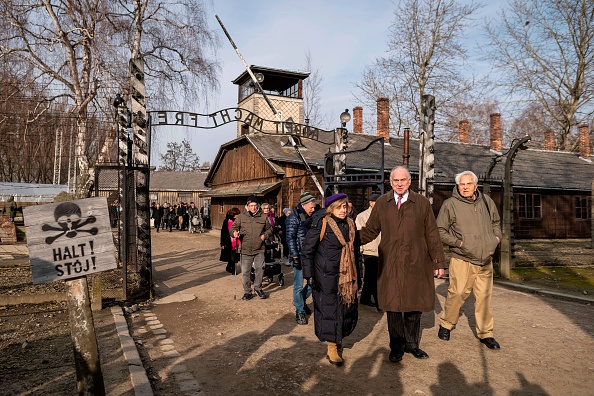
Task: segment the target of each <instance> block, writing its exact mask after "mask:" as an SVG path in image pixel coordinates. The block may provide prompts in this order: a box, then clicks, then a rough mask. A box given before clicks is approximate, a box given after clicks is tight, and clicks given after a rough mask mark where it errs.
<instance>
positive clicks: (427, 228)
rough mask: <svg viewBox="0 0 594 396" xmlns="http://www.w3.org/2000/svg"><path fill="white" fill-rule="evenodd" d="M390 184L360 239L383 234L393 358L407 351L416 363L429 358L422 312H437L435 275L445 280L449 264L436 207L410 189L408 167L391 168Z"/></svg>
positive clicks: (381, 271)
mask: <svg viewBox="0 0 594 396" xmlns="http://www.w3.org/2000/svg"><path fill="white" fill-rule="evenodd" d="M390 184H391V185H392V190H393V191H390V192H387V193H386V194H384V195H382V196H380V197H379V198H378V199H377V201H376V202H375V206H374V207H373V209H372V210H371V214H370V216H369V220H367V223H366V224H365V227H363V228H362V229H361V231H360V237H361V243H362V244H365V243H369V242H371V241H373V240H374V239H375V238H376V237H377V236H378V235H379V234H380V232H381V234H382V238H381V241H380V244H379V247H378V251H379V263H378V272H377V273H378V276H377V296H378V306H379V308H380V309H382V310H384V311H386V313H387V317H388V334H389V335H390V354H389V356H388V358H389V360H390V361H391V362H393V363H397V362H399V361H401V360H402V356H403V355H404V353H410V354H411V355H413V356H414V357H415V358H417V359H425V358H428V357H429V355H428V354H427V353H426V352H425V351H423V350H422V349H420V348H419V343H420V341H421V314H422V312H432V311H433V308H434V306H435V284H434V276H437V277H438V278H441V277H442V276H443V274H444V267H445V265H446V262H445V256H444V253H443V248H442V245H441V239H440V238H439V232H438V230H437V224H436V222H435V216H434V215H433V209H432V208H431V203H430V202H429V200H428V199H427V198H425V197H424V196H422V195H420V194H417V193H415V192H414V191H411V190H410V189H409V187H410V184H411V177H410V173H409V171H408V169H406V168H404V167H402V166H398V167H396V168H394V169H392V171H391V172H390Z"/></svg>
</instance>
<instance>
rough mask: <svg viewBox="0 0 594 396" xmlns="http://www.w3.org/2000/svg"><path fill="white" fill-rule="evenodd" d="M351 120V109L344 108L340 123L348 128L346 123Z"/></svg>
mask: <svg viewBox="0 0 594 396" xmlns="http://www.w3.org/2000/svg"><path fill="white" fill-rule="evenodd" d="M350 120H351V115H350V114H349V109H344V111H343V112H342V113H341V114H340V123H341V124H342V127H343V128H344V129H346V124H347V122H349V121H350Z"/></svg>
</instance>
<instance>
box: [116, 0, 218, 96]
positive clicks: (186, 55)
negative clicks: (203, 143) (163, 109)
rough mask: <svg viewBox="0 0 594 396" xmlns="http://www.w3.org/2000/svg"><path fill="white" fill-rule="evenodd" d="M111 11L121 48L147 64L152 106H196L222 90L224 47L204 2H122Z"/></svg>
mask: <svg viewBox="0 0 594 396" xmlns="http://www.w3.org/2000/svg"><path fill="white" fill-rule="evenodd" d="M111 7H112V9H111V11H112V12H111V13H110V20H111V21H112V22H113V25H114V26H116V27H117V36H116V37H118V38H119V40H121V44H122V47H124V48H129V49H130V57H131V58H133V59H137V58H142V59H143V60H144V62H145V74H146V79H148V80H149V86H150V89H151V101H152V103H153V104H155V105H164V104H168V105H171V103H172V102H173V103H176V104H178V105H183V104H192V105H194V104H195V103H196V101H201V100H202V101H204V100H207V99H208V97H209V95H210V93H211V92H213V91H216V90H218V88H219V83H218V75H219V73H220V70H221V67H220V64H219V61H218V60H217V59H216V50H217V49H218V48H219V45H220V43H219V39H218V36H217V35H216V33H215V31H214V30H211V29H210V28H209V25H208V22H207V15H208V13H207V10H206V5H205V2H204V1H197V0H169V1H162V2H155V1H151V0H118V1H117V2H113V4H112V6H111ZM126 65H127V63H126Z"/></svg>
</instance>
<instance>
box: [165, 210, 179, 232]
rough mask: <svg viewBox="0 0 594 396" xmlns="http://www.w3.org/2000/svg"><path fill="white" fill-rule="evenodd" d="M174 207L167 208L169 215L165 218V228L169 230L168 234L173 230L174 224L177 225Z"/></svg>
mask: <svg viewBox="0 0 594 396" xmlns="http://www.w3.org/2000/svg"><path fill="white" fill-rule="evenodd" d="M175 209H176V207H175V205H173V206H170V207H169V213H167V214H166V215H165V216H166V218H167V220H166V224H167V225H166V227H167V228H169V232H171V231H172V230H173V226H174V225H175V224H177V214H176V211H175Z"/></svg>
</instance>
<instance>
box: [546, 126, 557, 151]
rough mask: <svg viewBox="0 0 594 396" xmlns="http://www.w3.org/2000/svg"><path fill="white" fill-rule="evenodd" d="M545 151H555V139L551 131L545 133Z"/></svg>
mask: <svg viewBox="0 0 594 396" xmlns="http://www.w3.org/2000/svg"><path fill="white" fill-rule="evenodd" d="M544 149H545V150H548V151H553V150H555V138H554V137H553V131H552V130H550V129H547V130H546V131H544Z"/></svg>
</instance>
